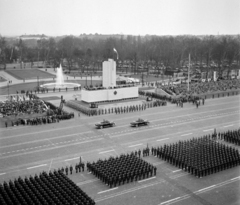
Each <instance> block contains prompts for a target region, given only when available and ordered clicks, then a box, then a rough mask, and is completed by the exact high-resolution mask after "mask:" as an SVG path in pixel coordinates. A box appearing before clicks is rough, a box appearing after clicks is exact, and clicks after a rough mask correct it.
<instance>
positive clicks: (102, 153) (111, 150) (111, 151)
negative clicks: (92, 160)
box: [99, 149, 115, 154]
mask: <svg viewBox="0 0 240 205" xmlns="http://www.w3.org/2000/svg"><path fill="white" fill-rule="evenodd" d="M112 151H115V150H114V149H111V150H107V151H103V152H99V154H104V153H107V152H112Z"/></svg>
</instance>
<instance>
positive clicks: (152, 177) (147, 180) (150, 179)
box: [138, 177, 156, 183]
mask: <svg viewBox="0 0 240 205" xmlns="http://www.w3.org/2000/svg"><path fill="white" fill-rule="evenodd" d="M154 178H156V177H151V178H148V179H143V180H141V181H138V182H139V183H141V182H145V181H148V180H151V179H154Z"/></svg>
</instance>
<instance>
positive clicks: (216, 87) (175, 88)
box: [159, 79, 240, 95]
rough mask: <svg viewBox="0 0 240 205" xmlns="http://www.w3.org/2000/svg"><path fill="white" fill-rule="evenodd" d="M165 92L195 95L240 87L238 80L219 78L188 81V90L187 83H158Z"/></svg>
mask: <svg viewBox="0 0 240 205" xmlns="http://www.w3.org/2000/svg"><path fill="white" fill-rule="evenodd" d="M159 87H160V88H162V89H163V90H164V91H165V92H166V93H168V94H170V95H174V94H175V95H196V94H206V93H211V92H218V91H231V90H233V89H239V88H240V80H238V79H232V80H220V81H209V82H200V83H190V84H189V91H188V85H187V84H177V85H160V86H159Z"/></svg>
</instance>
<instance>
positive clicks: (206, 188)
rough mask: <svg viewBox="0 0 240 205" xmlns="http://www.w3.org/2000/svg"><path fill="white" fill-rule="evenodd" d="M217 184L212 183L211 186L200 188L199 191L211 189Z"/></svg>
mask: <svg viewBox="0 0 240 205" xmlns="http://www.w3.org/2000/svg"><path fill="white" fill-rule="evenodd" d="M215 186H216V185H212V186H209V187H206V188H203V189H200V190H198V192H201V191H203V190H206V189H211V188H213V187H215Z"/></svg>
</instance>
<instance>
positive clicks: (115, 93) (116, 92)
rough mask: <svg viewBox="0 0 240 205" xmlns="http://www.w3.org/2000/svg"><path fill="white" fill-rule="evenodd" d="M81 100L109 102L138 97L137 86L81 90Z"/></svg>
mask: <svg viewBox="0 0 240 205" xmlns="http://www.w3.org/2000/svg"><path fill="white" fill-rule="evenodd" d="M81 93H82V98H81V100H82V101H83V102H86V103H98V102H111V101H117V100H123V99H124V100H126V99H133V98H137V97H138V87H124V88H116V89H106V90H82V91H81Z"/></svg>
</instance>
